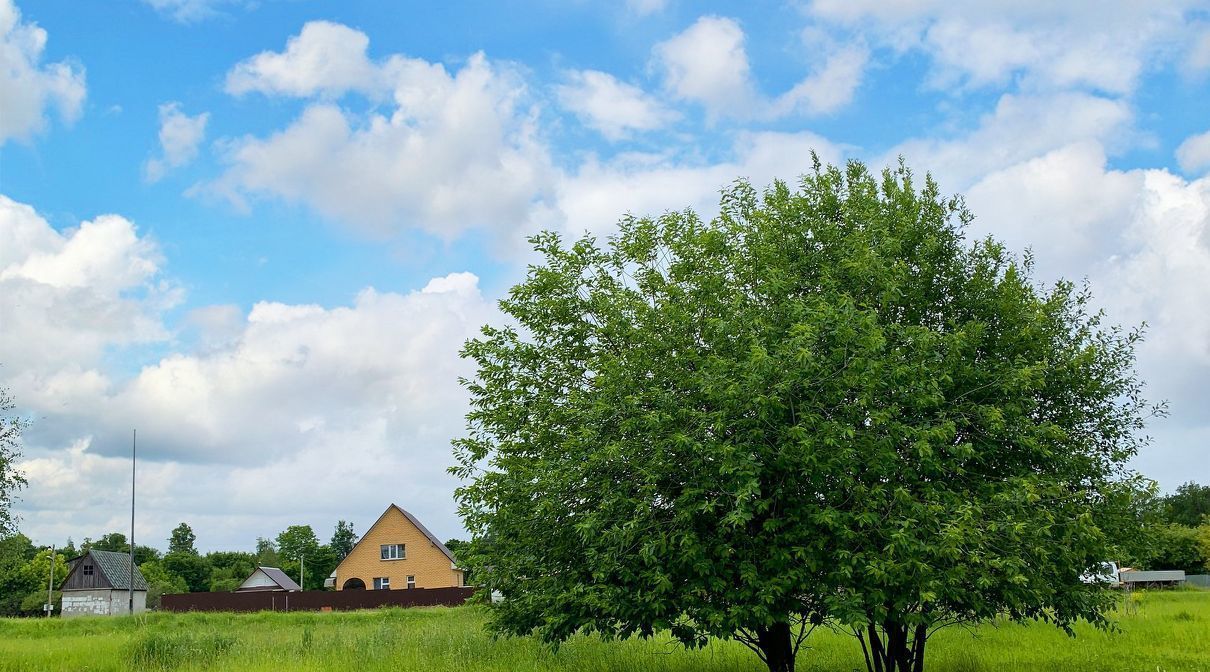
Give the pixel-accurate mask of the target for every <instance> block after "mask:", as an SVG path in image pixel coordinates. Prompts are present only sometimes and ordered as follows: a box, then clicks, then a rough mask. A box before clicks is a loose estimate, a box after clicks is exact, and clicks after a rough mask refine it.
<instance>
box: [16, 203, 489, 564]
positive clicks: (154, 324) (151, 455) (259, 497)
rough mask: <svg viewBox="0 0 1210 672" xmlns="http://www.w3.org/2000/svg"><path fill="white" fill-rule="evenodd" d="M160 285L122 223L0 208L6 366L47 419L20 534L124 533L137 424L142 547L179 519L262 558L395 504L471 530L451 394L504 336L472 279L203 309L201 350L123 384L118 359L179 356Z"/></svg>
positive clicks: (458, 403) (37, 443)
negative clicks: (451, 469) (491, 332)
mask: <svg viewBox="0 0 1210 672" xmlns="http://www.w3.org/2000/svg"><path fill="white" fill-rule="evenodd" d="M162 274H163V270H162V262H161V260H160V256H159V251H158V249H157V247H156V246H155V244H154V243H153V242H151V241H149V240H147V239H146V238H140V237H139V236H138V235H137V233H136V231H135V229H134V227H133V225H132V224H131V223H130V222H129V221H128V220H126V219H124V218H122V217H120V216H117V215H105V216H101V217H97V218H96V219H94V220H92V221H88V222H84V223H82V224H80V226H79V227H78V228H76V229H74V230H69V231H67V232H63V233H61V232H58V231H55V230H54V229H53V228H52V227H50V225H49V224H48V223H47V222H46V220H45V219H43V218H42V217H40V216H39V215H38V214H37V213H36V212H35V211H34V210H33V209H32V208H30V207H29V206H27V205H23V204H20V203H16V202H14V201H12V200H11V199H7V198H4V197H0V323H3V324H4V329H3V330H2V331H0V364H2V365H3V367H4V374H5V386H6V387H7V388H9V389H10V390H11V391H12V392H13V393H14V396H15V397H16V399H17V401H18V403H19V404H20V405H21V407H22V409H23V412H28V413H29V415H30V416H32V417H33V418H34V419H35V421H34V424H33V426H32V427H31V428H30V430H29V431H28V432H27V433H26V436H25V449H24V453H25V456H26V459H25V460H24V461H23V462H22V464H21V468H22V469H23V470H24V471H25V472H26V473H27V475H28V476H29V480H30V487H29V488H27V489H26V490H24V491H23V492H22V499H21V501H20V502H19V505H18V506H19V509H20V513H21V515H22V516H23V518H24V522H23V525H22V528H23V530H24V531H26V532H27V533H29V534H31V535H33V536H34V537H35V538H37V539H39V540H44V541H47V542H49V541H62V540H63V539H64V538H65V537H67V536H73V537H74V538H75V539H76V540H77V541H79V540H81V539H82V538H83V537H84V536H86V535H87V536H93V537H94V538H95V537H96V536H98V535H100V534H102V533H104V532H107V531H110V530H114V529H124V528H125V524H124V523H123V521H124V520H128V519H127V518H126V517H125V516H126V515H127V514H128V512H129V509H127V508H126V506H128V500H127V499H126V493H127V492H128V490H127V489H126V488H127V484H128V482H129V481H128V478H129V473H130V472H129V462H128V461H127V458H126V456H127V455H128V454H129V453H128V451H129V449H130V437H131V434H130V431H131V428H138V432H139V454H140V468H139V493H140V495H139V497H140V499H139V502H140V503H139V511H140V514H139V526H138V530H137V536H138V537H139V538H140V539H141V540H143V541H144V543H151V544H153V545H159V546H161V547H162V546H163V540H164V539H165V538H166V537H167V535H168V531H169V530H170V529H171V528H172V527H173V526H175V525H176V524H177V523H178V522H180V521H182V520H186V521H189V522H190V523H192V524H193V525H194V527H195V529H196V530H197V531H198V533H199V537H200V540H199V541H200V543H201V544H202V545H203V547H205V548H249V547H250V546H251V545H252V543H253V541H254V539H255V537H256V536H258V535H261V536H272V535H274V534H276V533H277V532H278V531H280V530H282V529H284V528H285V527H286V526H287V525H289V524H295V523H308V524H313V525H315V527H316V529H317V531H319V532H321V534H322V533H324V532H325V531H326V530H330V529H331V526H332V525H333V523H334V522H335V519H336V518H344V519H348V520H353V521H356V522H357V523H358V524H359V526H360V529H361V530H364V529H365V528H366V527H367V526H368V525H369V524H370V523H371V522H372V521H373V520H374V518H375V517H376V516H377V515H378V514H379V513H380V512H381V510H382V509H383V508H384V507H385V506H386V505H387V504H388V503H390V502H392V501H394V502H399V503H400V504H403V505H405V506H409V507H410V508H411V509H412V510H413V511H414V512H416V513H417V514H419V515H420V516H421V517H422V518H423V519H424V520H425V521H426V522H427V523H428V524H429V525H430V526H431V527H432V528H433V529H436V530H438V531H439V532H441V533H442V534H446V535H450V536H453V535H455V534H458V533H459V530H460V525H459V523H458V522H457V518H456V516H455V515H454V505H453V500H452V490H453V487H454V486H455V482H454V480H453V479H452V478H451V477H450V476H449V475H448V474H446V473H445V467H446V466H448V465H449V464H450V462H451V458H450V448H449V441H450V438H451V437H453V436H456V435H458V434H459V433H460V432H461V431H462V427H463V420H462V418H463V415H464V413H465V411H466V399H465V394H464V393H463V391H462V389H461V387H460V386H459V385H458V382H457V380H458V377H459V376H461V375H469V374H470V373H472V371H471V370H470V369H469V368H468V367H469V364H468V363H466V362H464V361H462V360H461V359H460V358H459V357H458V350H459V348H460V347H461V344H462V343H463V342H464V341H465V339H467V338H469V337H471V336H474V335H476V334H477V333H478V329H479V327H480V326H481V325H482V324H485V323H488V322H498V321H499V314H498V313H497V312H496V309H495V306H494V304H493V302H492V301H489V300H487V299H485V298H484V297H483V296H482V295H481V294H480V292H479V288H478V279H477V278H476V277H475V276H474V275H471V274H469V273H453V274H450V275H447V276H443V277H438V278H433V279H432V280H431V281H430V282H428V283H427V284H426V285H425V286H424V287H423V288H422V289H419V290H417V291H413V292H410V293H395V292H378V291H375V290H374V289H365V290H363V291H362V292H360V293H359V294H358V295H357V296H356V298H355V300H354V301H353V302H352V303H351V304H350V305H348V306H337V307H332V308H325V307H321V306H316V305H296V304H282V303H273V302H262V303H258V304H256V305H255V306H254V307H253V308H252V309H251V310H250V311H248V312H243V311H240V310H239V309H238V308H236V307H233V306H209V307H203V308H199V309H195V310H193V311H191V312H190V313H189V314H188V316H187V317H186V320H185V321H186V325H187V327H188V328H190V329H197V330H198V331H199V332H200V336H199V337H198V338H196V339H194V340H195V341H196V343H197V348H196V350H194V351H179V350H178V351H176V352H170V354H167V355H165V356H164V357H163V358H162V359H160V360H159V361H158V362H156V363H154V364H151V365H149V366H145V367H144V368H142V369H141V370H139V371H137V372H134V373H132V374H129V375H127V376H125V377H121V376H116V377H115V376H114V375H112V374H111V372H110V368H111V366H110V364H111V362H110V361H108V360H109V357H110V354H111V353H112V352H113V349H114V348H115V347H118V348H120V347H123V346H127V345H131V344H134V343H158V344H166V345H168V346H175V345H178V344H176V343H174V342H173V341H172V334H171V333H169V332H168V330H167V329H165V327H164V325H163V317H164V315H165V314H166V310H167V308H168V307H170V306H171V305H172V303H173V301H172V299H174V298H176V297H175V293H174V292H172V291H171V283H168V282H167V281H165V280H164V279H163V277H162ZM166 288H167V289H166ZM80 501H88V502H89V506H88V507H84V508H81V507H80V506H79V502H80Z"/></svg>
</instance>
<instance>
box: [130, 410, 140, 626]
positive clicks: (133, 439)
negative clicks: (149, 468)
mask: <svg viewBox="0 0 1210 672" xmlns="http://www.w3.org/2000/svg"><path fill="white" fill-rule="evenodd" d="M130 431H131V434H130V615H131V616H133V615H134V464H135V459H136V457H137V455H138V439H139V430H137V429H132V430H130Z"/></svg>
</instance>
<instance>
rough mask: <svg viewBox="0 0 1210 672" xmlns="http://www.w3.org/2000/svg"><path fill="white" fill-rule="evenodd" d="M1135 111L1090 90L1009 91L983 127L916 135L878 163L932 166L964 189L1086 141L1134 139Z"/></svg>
mask: <svg viewBox="0 0 1210 672" xmlns="http://www.w3.org/2000/svg"><path fill="white" fill-rule="evenodd" d="M1133 120H1134V115H1133V113H1132V112H1131V109H1130V106H1129V105H1128V104H1127V103H1125V102H1123V101H1120V100H1114V99H1109V98H1102V97H1098V96H1093V95H1089V94H1084V93H1061V94H1052V95H1014V94H1005V95H1003V96H1001V97H1000V99H999V101H997V103H996V107H995V109H994V110H993V111H992V112H991V113H989V114H986V115H984V116H983V118H982V119H981V120H980V123H979V125H978V127H977V128H975V129H974V130H972V131H970V132H969V133H966V134H964V135H959V136H957V137H945V138H938V139H913V140H907V141H905V142H902V143H900V144H899V145H897V146H895V147H894V148H892V149H891V150H890V151H888V152H886V154H884V155H883V156H882V157H879V158H877V159H876V160H874V161H873V162H872V163H873V164H874V165H876V166H884V165H892V164H894V163H895V162H896V161H897V157H899V156H903V157H904V158H906V159H907V162H908V165H911V166H921V167H927V169H928V171H929V172H930V173H932V174H933V175H934V176H935V177H937V178H938V181H939V182H940V183H941V185H942V186H943V187H944V188H946V189H948V190H951V191H963V190H965V189H967V188H969V187H970V186H971V185H972V184H974V183H975V182H976V181H978V180H979V179H980V178H982V177H983V176H985V175H987V174H989V173H992V172H995V171H997V170H1001V169H1003V168H1006V167H1008V166H1012V165H1015V164H1018V163H1021V162H1023V161H1027V160H1029V159H1032V158H1035V157H1038V156H1041V155H1043V154H1045V153H1046V152H1049V151H1051V150H1053V149H1055V148H1057V147H1062V146H1064V145H1067V144H1071V143H1077V142H1080V141H1084V140H1091V141H1095V142H1097V143H1099V144H1102V145H1105V146H1107V147H1109V148H1111V149H1112V148H1115V147H1118V146H1120V145H1123V144H1124V143H1125V142H1127V141H1128V140H1130V139H1132V137H1133V135H1134V131H1133V130H1132V123H1133Z"/></svg>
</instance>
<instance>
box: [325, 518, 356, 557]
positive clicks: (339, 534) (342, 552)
mask: <svg viewBox="0 0 1210 672" xmlns="http://www.w3.org/2000/svg"><path fill="white" fill-rule="evenodd" d="M356 545H357V533H356V532H354V531H353V523H350V522H346V521H343V520H338V521H336V529H335V530H333V531H332V544H331V546H332V552H333V553H335V554H336V561H337V562H340V561H341V560H344V559H345V556H346V555H348V554H349V553H351V552H352V551H353V547H354V546H356Z"/></svg>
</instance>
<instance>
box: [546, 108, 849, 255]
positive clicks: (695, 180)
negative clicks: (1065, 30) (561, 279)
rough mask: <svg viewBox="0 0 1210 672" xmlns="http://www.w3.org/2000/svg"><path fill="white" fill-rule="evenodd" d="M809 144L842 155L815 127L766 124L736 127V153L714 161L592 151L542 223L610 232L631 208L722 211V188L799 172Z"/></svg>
mask: <svg viewBox="0 0 1210 672" xmlns="http://www.w3.org/2000/svg"><path fill="white" fill-rule="evenodd" d="M812 151H815V152H817V153H818V154H819V156H820V159H821V160H822V161H824V162H831V163H836V162H839V161H840V160H841V158H842V150H841V148H840V147H838V146H836V145H835V144H833V143H831V142H829V141H828V140H826V139H825V138H822V137H820V136H818V135H815V134H813V133H808V132H802V133H771V132H765V133H741V134H739V135H738V136H737V137H736V138H735V140H734V149H733V152H732V153H733V158H732V159H731V160H728V161H722V162H717V163H709V164H700V163H688V162H685V161H684V160H680V159H678V158H677V157H664V156H652V155H644V154H638V155H623V156H620V157H617V158H615V159H613V160H612V161H608V162H600V161H597V160H595V159H590V160H589V161H587V162H585V163H584V164H583V165H581V166H580V167H579V168H578V169H577V171H576V172H575V173H574V174H568V175H565V176H564V177H563V178H562V179H561V180H560V182H559V186H558V190H557V192H558V198H557V216H555V217H554V218H553V220H552V221H550V222H544V224H546V225H547V226H548V227H551V228H557V229H562V230H564V231H566V232H568V233H569V234H571V235H576V236H578V235H580V234H582V233H584V232H585V231H590V232H593V233H597V234H601V233H605V232H608V231H609V230H611V229H612V228H613V226H614V225H616V224H617V221H618V219H619V218H620V217H621V216H622V215H623V214H626V213H631V214H634V215H638V216H647V215H651V216H657V215H660V214H662V213H664V212H667V211H675V210H683V209H685V208H687V207H688V208H693V209H694V210H695V211H696V212H697V213H698V214H699V215H702V216H703V217H707V218H709V217H711V216H713V215H714V214H715V213H716V212H717V211H718V200H719V192H720V191H721V190H722V189H724V188H726V187H728V186H729V185H731V184H732V183H733V182H734V181H735V180H736V179H737V178H740V177H743V178H747V179H749V180H750V181H751V182H752V184H753V185H755V186H756V187H757V188H761V187H763V186H765V185H767V184H768V183H769V182H771V181H772V180H773V179H774V178H780V179H786V180H794V179H795V178H796V177H798V176H799V175H802V174H804V173H806V172H808V171H809V170H811V152H812Z"/></svg>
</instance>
